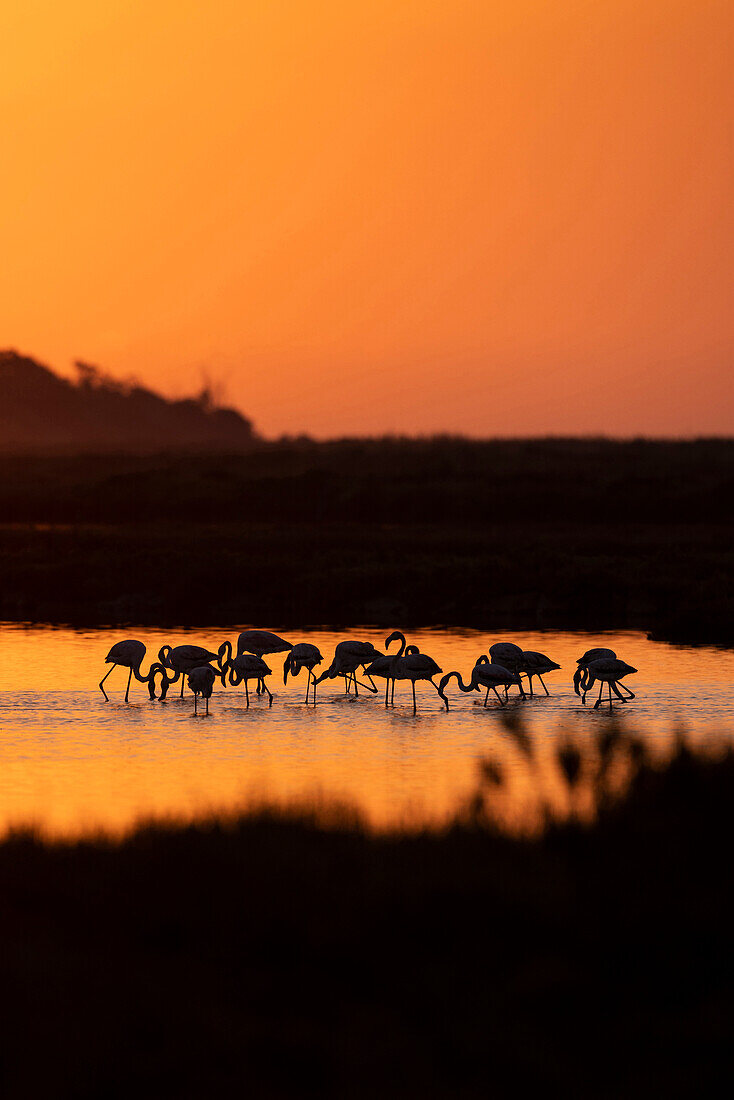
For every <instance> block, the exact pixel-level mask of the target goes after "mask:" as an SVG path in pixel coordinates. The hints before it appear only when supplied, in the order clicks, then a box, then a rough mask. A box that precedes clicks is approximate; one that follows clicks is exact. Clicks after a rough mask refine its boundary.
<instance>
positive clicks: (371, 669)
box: [365, 630, 420, 706]
mask: <svg viewBox="0 0 734 1100" xmlns="http://www.w3.org/2000/svg"><path fill="white" fill-rule="evenodd" d="M398 640H399V641H401V642H402V649H401V650H400V653H402V652H403V649H404V650H405V655H406V656H413V655H414V654H416V653H420V650H419V649H418V646H417V645H409V646H406V644H405V635H404V634H401V632H400V631H399V630H395V631H394V632H393V633H392V634H390V635H389V637H387V638H386V639H385V649H387V648H388V647H389V646H390V645H391V644H392V642H394V641H398ZM393 656H394V654H392V653H383V654H381V655H380V656H379V657H375V659H374V661H373V662H372V664H370V665H367V667H366V669H365V672H366V673H367V675H368V676H369V677H370V678H372V677H373V676H378V677H383V676H384V678H385V706H388V701H387V696H388V691H389V689H390V684H392V694H391V697H390V703H394V702H395V680H394V678H393V676H392V672H391V669H392V661H393Z"/></svg>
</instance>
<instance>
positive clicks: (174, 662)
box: [158, 645, 221, 699]
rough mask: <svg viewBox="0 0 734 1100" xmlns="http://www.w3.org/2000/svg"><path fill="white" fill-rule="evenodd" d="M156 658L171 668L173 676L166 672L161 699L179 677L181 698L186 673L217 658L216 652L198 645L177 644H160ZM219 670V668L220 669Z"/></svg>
mask: <svg viewBox="0 0 734 1100" xmlns="http://www.w3.org/2000/svg"><path fill="white" fill-rule="evenodd" d="M158 660H159V661H160V662H161V664H162V665H163V666H164V668H169V669H172V670H173V672H174V675H173V676H170V677H169V676H168V675H167V674H166V680H165V682H164V683H163V684H162V685H161V699H165V697H166V695H167V694H168V689H169V687H170V686H171V684H175V683H176V681H177V680H178V679H179V677H181V678H182V679H181V698H182V699H183V693H184V685H185V683H186V673H187V672H191V671H192V669H194V668H198V667H199V666H200V665H207V664H209V662H210V661H216V660H217V654H216V653H212V652H211V650H209V649H204V648H203V647H202V646H200V645H177V646H175V647H174V648H173V649H172V648H171V646H170V645H164V646H161V648H160V649H159V650H158ZM220 671H221V670H220Z"/></svg>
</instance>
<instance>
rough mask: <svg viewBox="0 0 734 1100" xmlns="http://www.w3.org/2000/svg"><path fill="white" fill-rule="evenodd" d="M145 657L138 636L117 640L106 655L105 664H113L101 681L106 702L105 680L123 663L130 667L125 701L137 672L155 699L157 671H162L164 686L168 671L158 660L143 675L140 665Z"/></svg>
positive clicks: (101, 689) (138, 678) (101, 688)
mask: <svg viewBox="0 0 734 1100" xmlns="http://www.w3.org/2000/svg"><path fill="white" fill-rule="evenodd" d="M144 657H145V646H144V645H143V643H142V642H139V641H138V640H137V639H136V638H126V639H125V641H123V642H115V644H114V645H113V647H112V649H111V650H110V651H109V653H108V654H107V656H106V657H105V664H107V665H109V664H111V665H112V668H111V669H110V670H109V672H107V673H106V674H105V675H104V676H103V677H102V679H101V680H100V683H99V690H100V691H101V692H102V694H103V695H104V697H105V702H109V696H108V695H107V692H106V691H105V689H104V686H103V685H104V682H105V680H106V679H107V677H108V676H109V675H110V674H111V673H112V672H113V670H114V668H115V666H116V665H122V667H123V668H129V669H130V673H129V675H128V678H127V689H126V691H125V702H126V703H127V702H128V701H129V698H128V697H129V695H130V682H131V680H132V678H133V674H135V679H136V680H139V681H140V683H141V684H147V685H148V692H149V694H150V697H151V699H155V677H156V673H158V672H160V674H161V677H162V682H163V686H165V683H166V672H165V669H164V668H163V666H162V665H161V664H159V663H158V662H156V663H155V664H152V665H151V666H150V669H149V671H148V675H147V676H143V674H142V672H141V671H140V666H141V665H142V663H143V658H144Z"/></svg>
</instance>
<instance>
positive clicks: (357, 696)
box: [352, 669, 359, 699]
mask: <svg viewBox="0 0 734 1100" xmlns="http://www.w3.org/2000/svg"><path fill="white" fill-rule="evenodd" d="M352 676H353V677H354V698H355V699H359V688H358V687H357V671H356V669H355V671H354V672H353V673H352Z"/></svg>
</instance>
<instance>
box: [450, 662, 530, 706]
mask: <svg viewBox="0 0 734 1100" xmlns="http://www.w3.org/2000/svg"><path fill="white" fill-rule="evenodd" d="M453 676H455V677H456V680H457V683H458V685H459V688H460V690H461V691H464V692H470V691H479V688H480V687H486V689H487V694H486V695H485V697H484V706H485V707H486V705H487V700H488V699H489V693H490V690H491V691H493V692H494V693H495V695H496V696H497V699H498V700H499V702H500V705H501V706H503V707H504V706H506V705H507V704H506V702H505V700H504V699H503V698H502V696H501V695H500V693H499V692H498V691H497V688H498V687H505V688H506V687H507V685H508V684H519V683H520V676H519V674H518V673H517V672H510V670H509V669H508V668H505V667H504V666H503V665H498V664H495V663H494V662H493V661H488V660H487V658H486V657H484V655H482V657H480V658H479V660H478V661H477V663H476V664H475V665H474V668H473V669H472V672H471V680H470V682H469V684H468V685H467V684H465V683H464V681H463V680H462V678H461V673H460V672H447V673H446V675H445V676H442V677H441V681H440V683H439V687H438V694H439V695H440V696H441V698H442V699H443V701H444V704H445V705H446V710H448V709H449V701H448V699H447V698H446V694H445V690H444V689H445V688H446V685H447V684H448V682H449V680H451V678H452V677H453Z"/></svg>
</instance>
